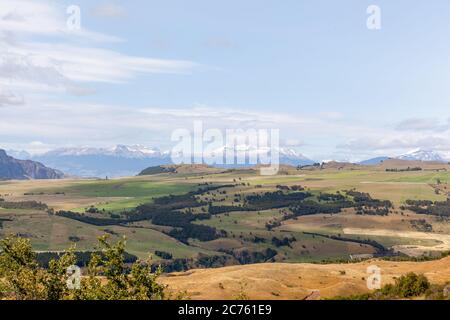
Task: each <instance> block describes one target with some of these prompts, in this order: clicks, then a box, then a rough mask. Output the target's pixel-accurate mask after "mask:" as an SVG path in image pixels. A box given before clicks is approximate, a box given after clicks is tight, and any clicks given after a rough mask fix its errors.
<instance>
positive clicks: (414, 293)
mask: <svg viewBox="0 0 450 320" xmlns="http://www.w3.org/2000/svg"><path fill="white" fill-rule="evenodd" d="M429 288H430V282H429V281H428V279H427V278H426V277H425V276H424V275H422V274H421V275H417V274H415V273H413V272H410V273H408V274H406V275H403V276H401V277H400V278H398V279H396V280H395V284H388V285H386V286H384V287H383V288H382V289H381V291H380V292H381V293H382V294H383V295H385V296H394V297H400V298H411V297H418V296H421V295H423V294H424V293H425V292H426V291H427V290H428V289H429Z"/></svg>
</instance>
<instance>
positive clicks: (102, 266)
mask: <svg viewBox="0 0 450 320" xmlns="http://www.w3.org/2000/svg"><path fill="white" fill-rule="evenodd" d="M99 245H100V248H101V254H99V253H94V254H92V256H91V261H90V263H89V265H88V267H87V276H86V277H83V278H82V279H81V282H80V287H79V288H78V289H72V290H71V289H69V287H68V286H67V282H68V280H69V276H70V275H69V274H68V273H67V269H68V267H70V266H72V265H74V264H75V262H76V257H75V254H74V253H73V249H72V250H70V251H68V252H67V253H65V254H64V255H62V256H60V257H59V258H58V259H54V260H51V261H50V263H49V266H48V268H46V269H44V268H41V267H40V266H39V264H38V262H37V260H36V254H35V253H34V252H33V251H32V248H31V244H30V241H29V240H26V239H21V238H17V237H13V238H6V239H4V240H2V241H1V242H0V247H1V249H2V252H1V253H0V279H1V280H0V298H7V299H18V300H159V299H165V298H168V297H167V295H166V292H165V291H166V287H165V286H164V285H161V284H159V283H158V282H157V279H158V276H159V275H160V274H161V270H158V271H157V272H156V273H151V270H150V267H149V266H148V265H147V264H144V263H141V262H135V263H133V264H132V265H131V267H128V266H127V265H126V264H125V263H124V259H125V258H124V254H125V241H124V240H122V241H119V242H118V243H116V244H110V243H109V242H108V236H107V235H105V236H102V237H100V238H99Z"/></svg>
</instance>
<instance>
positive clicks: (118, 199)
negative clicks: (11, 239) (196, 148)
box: [0, 166, 450, 264]
mask: <svg viewBox="0 0 450 320" xmlns="http://www.w3.org/2000/svg"><path fill="white" fill-rule="evenodd" d="M430 170H432V168H431V169H430ZM448 178H449V174H448V173H447V172H442V171H439V172H430V171H422V172H386V171H383V170H382V169H380V168H379V167H377V166H374V167H363V166H358V167H356V168H355V167H351V168H344V169H336V168H324V169H322V170H315V169H312V170H300V169H298V168H293V167H283V168H282V170H281V171H280V174H279V175H277V176H268V177H263V176H260V175H259V174H258V171H257V170H248V169H246V170H211V169H209V168H206V167H200V168H195V169H192V170H188V169H186V168H185V169H184V170H179V171H177V172H175V173H164V174H157V175H149V176H138V177H130V178H122V179H113V180H100V179H97V180H93V179H90V180H81V179H78V180H53V181H12V182H11V181H9V182H0V195H1V198H3V199H4V200H5V201H9V202H23V201H38V202H42V203H45V204H46V205H47V206H48V208H49V209H52V212H58V211H59V210H65V211H70V212H73V213H74V214H78V215H80V217H89V216H92V217H94V218H96V219H100V221H102V220H101V219H103V218H107V217H120V216H122V217H123V215H124V214H126V212H131V213H132V212H133V210H135V209H136V208H137V207H138V206H139V205H141V204H146V205H151V204H152V203H154V201H155V199H158V198H161V197H164V196H169V195H172V196H182V195H184V194H189V193H190V192H191V193H192V192H194V193H196V191H197V190H199V188H201V187H202V186H205V185H206V186H214V188H213V189H211V190H212V191H205V192H197V193H196V195H195V199H197V200H196V201H198V202H199V203H200V204H199V205H194V206H192V207H190V208H189V207H187V208H178V209H177V210H176V211H178V212H181V213H183V212H184V213H186V212H188V211H190V212H192V214H194V217H195V215H201V214H202V213H205V212H208V210H209V207H210V206H213V207H220V206H225V207H227V206H228V207H231V208H234V207H235V209H232V210H231V209H230V211H229V212H228V211H227V209H225V210H224V212H218V213H217V214H212V215H211V216H210V217H209V218H208V219H197V220H195V221H193V222H192V224H193V225H199V226H207V227H209V228H213V229H214V230H220V231H221V232H222V234H221V235H220V236H218V237H213V238H211V239H198V238H195V237H193V238H190V237H189V236H188V238H187V239H185V240H184V239H182V238H180V237H177V236H173V234H171V233H170V231H171V230H173V229H174V227H171V226H170V225H166V224H165V223H162V224H161V223H159V224H158V223H152V219H151V218H148V219H137V220H136V221H124V222H117V223H115V222H113V223H111V224H110V225H108V223H102V225H98V224H97V223H89V221H88V222H86V221H83V218H79V219H75V220H74V219H71V218H68V217H65V216H61V215H58V214H52V213H48V212H47V211H48V210H36V209H0V218H2V219H4V220H5V221H3V222H2V228H1V229H0V232H1V235H2V236H7V235H11V234H18V235H22V236H25V237H27V238H29V239H30V240H31V242H32V244H33V246H34V248H35V249H36V250H38V251H60V250H64V249H67V248H69V247H70V246H72V245H74V244H75V245H76V247H77V249H79V250H94V249H95V243H96V238H97V237H98V236H100V235H102V234H105V233H108V234H110V236H111V237H112V238H113V239H119V238H120V237H122V236H125V237H126V239H127V244H128V246H127V247H128V251H129V253H132V254H135V255H137V256H138V257H139V258H148V257H149V256H151V257H152V259H153V260H154V261H158V259H159V257H157V256H155V255H154V252H155V251H157V250H158V251H163V252H168V253H170V254H171V255H172V258H173V259H195V258H196V257H197V256H198V255H199V254H200V255H205V256H216V257H217V256H224V255H228V256H233V254H234V255H235V257H234V258H233V259H229V261H228V262H227V263H228V264H230V263H231V264H235V263H237V261H236V259H237V260H239V259H238V258H236V257H237V256H238V254H237V253H236V252H238V251H239V252H240V251H243V250H246V251H247V253H250V254H251V253H253V252H262V251H264V250H267V249H270V250H273V251H272V252H273V254H274V255H273V256H271V257H270V258H269V257H266V258H267V259H268V260H270V261H273V262H277V261H278V262H320V261H325V260H326V261H329V260H330V261H334V260H348V259H349V257H350V255H358V254H374V253H376V250H375V249H374V247H373V246H371V245H370V244H368V243H364V242H358V241H360V240H364V241H365V240H373V241H375V242H377V243H379V244H381V245H382V246H384V247H385V248H386V249H395V250H399V251H402V250H403V249H402V248H407V249H405V250H403V251H404V252H407V253H408V254H410V255H420V254H424V253H427V254H432V253H433V251H434V250H437V251H443V250H444V249H447V247H446V246H445V245H444V246H442V245H440V244H442V241H440V240H439V236H438V235H440V234H445V233H449V231H450V228H449V225H450V224H449V223H448V222H447V220H446V219H445V218H442V217H436V216H429V215H419V214H417V213H414V212H412V211H409V210H407V209H404V208H403V209H400V208H401V207H402V206H403V205H404V204H405V201H406V200H432V201H444V200H446V199H447V194H446V193H445V190H446V188H447V181H448ZM438 182H439V188H437V186H436V184H437V183H438ZM295 186H301V188H302V189H301V190H304V192H308V193H309V194H310V195H311V198H310V199H311V200H314V201H318V200H317V199H318V197H319V196H320V195H321V194H322V193H324V194H336V193H343V192H345V191H346V190H356V191H358V192H361V193H367V194H369V195H370V196H371V197H372V198H374V199H378V200H383V201H384V200H389V201H391V202H392V204H393V207H392V208H391V209H390V210H389V213H388V214H387V215H373V214H363V215H361V214H357V212H356V209H355V208H348V209H343V210H341V213H334V214H333V213H332V214H327V213H320V212H317V214H314V215H304V216H303V215H301V216H296V217H290V218H289V217H288V218H286V215H287V214H288V213H289V212H290V210H291V208H290V205H289V204H286V205H281V206H280V207H276V208H270V207H268V208H261V209H258V210H253V209H252V210H249V209H247V208H245V206H246V205H247V202H248V200H246V199H249V198H246V197H251V196H254V195H262V194H265V193H272V192H276V191H280V188H281V189H283V190H287V189H290V188H293V187H295ZM289 192H292V191H288V192H287V193H289ZM169 202H170V201H169ZM319 202H320V201H319ZM240 207H241V208H242V210H241V209H239V208H240ZM90 209H94V211H92V210H91V211H90ZM419 220H420V221H422V222H421V223H422V224H424V223H425V224H427V225H429V226H431V228H432V232H433V233H436V236H435V237H434V236H432V234H431V236H427V237H424V236H414V235H415V233H414V231H418V230H416V228H417V226H415V223H416V222H415V221H419ZM104 221H105V220H104ZM274 222H276V223H275V224H274V226H273V227H268V225H270V224H271V223H274ZM175 229H176V228H175ZM351 229H353V230H355V229H357V230H358V232H353V233H352V232H348V230H351ZM374 230H385V232H384V233H383V232H378V233H377V232H375V231H374ZM400 232H402V234H401V236H397V234H399V233H400ZM408 232H409V233H408ZM416 235H417V233H416ZM200 238H201V237H200ZM274 238H276V240H274ZM285 238H291V242H285V243H281V242H280V243H278V242H277V241H278V240H280V241H281V240H283V239H285ZM348 239H354V240H357V241H355V242H353V241H347V240H348ZM415 248H416V249H415ZM428 249H429V250H428ZM427 251H430V252H429V253H428V252H427ZM266 258H264V257H259V258H255V259H256V260H255V261H253V262H261V261H264V259H266ZM261 259H262V260H261Z"/></svg>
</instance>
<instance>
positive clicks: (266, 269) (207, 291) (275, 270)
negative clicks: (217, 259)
mask: <svg viewBox="0 0 450 320" xmlns="http://www.w3.org/2000/svg"><path fill="white" fill-rule="evenodd" d="M371 265H376V266H378V267H379V268H381V275H382V284H383V285H384V284H387V283H391V282H393V279H394V278H395V277H399V276H401V275H403V274H406V273H408V272H414V273H417V274H424V275H425V276H427V278H428V279H429V280H430V282H431V283H433V284H445V283H446V282H448V281H449V280H450V258H445V259H442V260H437V261H429V262H391V261H377V260H372V261H367V262H362V263H355V264H326V265H321V264H307V263H297V264H283V263H271V264H256V265H246V266H233V267H225V268H219V269H203V270H192V271H188V272H183V273H176V274H171V275H170V276H167V277H164V278H162V279H163V280H162V281H163V283H165V284H167V285H169V288H170V289H171V290H173V291H187V293H188V294H189V297H190V298H191V299H194V300H209V299H211V300H213V299H234V298H236V296H238V294H239V293H240V292H241V291H243V292H245V294H246V295H247V296H248V297H249V298H250V299H295V300H304V299H306V298H311V299H318V298H319V297H318V295H317V294H313V292H315V291H317V290H319V291H320V297H321V298H332V297H336V296H349V295H354V294H361V293H365V292H368V291H369V290H368V289H367V285H366V281H367V280H366V279H367V277H368V274H367V272H366V271H367V267H369V266H371ZM312 294H313V295H312Z"/></svg>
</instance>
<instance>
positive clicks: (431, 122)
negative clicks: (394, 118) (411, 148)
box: [396, 118, 450, 132]
mask: <svg viewBox="0 0 450 320" xmlns="http://www.w3.org/2000/svg"><path fill="white" fill-rule="evenodd" d="M396 129H397V130H399V131H433V132H442V131H447V130H449V129H450V121H449V119H447V121H446V122H442V121H441V120H439V119H436V118H411V119H406V120H404V121H401V122H400V123H399V124H398V125H397V126H396Z"/></svg>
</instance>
